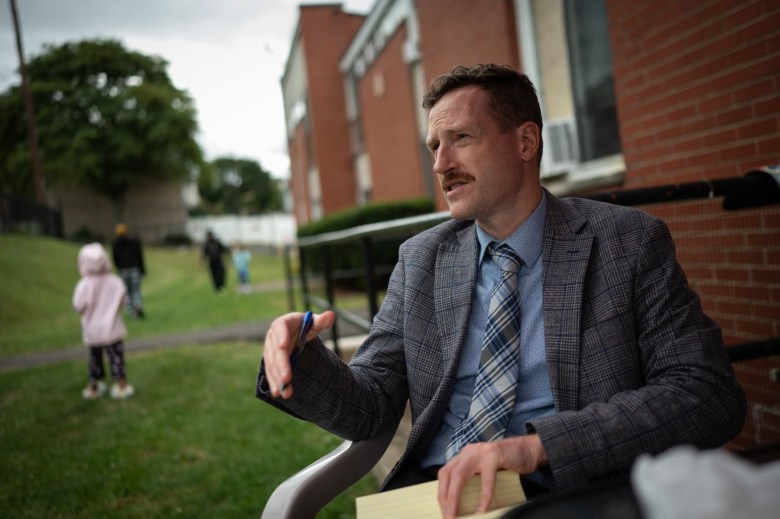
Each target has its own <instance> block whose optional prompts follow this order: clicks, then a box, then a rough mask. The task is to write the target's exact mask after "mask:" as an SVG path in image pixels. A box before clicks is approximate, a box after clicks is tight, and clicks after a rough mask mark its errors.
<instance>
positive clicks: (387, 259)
mask: <svg viewBox="0 0 780 519" xmlns="http://www.w3.org/2000/svg"><path fill="white" fill-rule="evenodd" d="M433 211H434V204H433V200H432V199H429V198H419V199H413V200H403V201H397V202H382V203H372V204H366V205H364V206H361V207H355V208H351V209H346V210H344V211H340V212H338V213H334V214H332V215H329V216H326V217H325V218H322V219H321V220H317V221H316V222H311V223H309V224H307V225H304V226H302V227H299V228H298V237H299V238H303V237H306V236H314V235H317V234H323V233H327V232H334V231H341V230H344V229H351V228H353V227H357V226H359V225H366V224H370V223H379V222H387V221H391V220H397V219H399V218H407V217H410V216H419V215H423V214H429V213H432V212H433ZM406 238H408V236H394V237H386V238H385V237H383V238H381V239H375V240H374V241H373V247H372V258H373V260H374V265H375V266H376V268H377V269H381V267H382V266H385V267H391V266H393V265H395V263H396V262H397V261H398V247H399V246H400V245H401V243H402V242H403V241H404V240H405V239H406ZM328 251H329V253H330V261H331V267H332V269H333V270H335V271H347V270H352V269H362V268H363V267H364V252H363V248H362V245H361V244H360V243H341V244H336V245H330V246H329V248H328ZM304 254H305V255H306V265H307V270H309V271H310V272H314V273H321V272H322V270H323V268H322V249H321V248H320V247H311V248H307V249H305V250H304ZM385 270H386V269H385ZM388 277H389V274H388V273H386V272H385V273H384V274H379V275H377V280H376V282H377V284H378V285H379V286H384V285H386V284H387V278H388ZM335 282H336V285H337V286H338V287H341V288H351V289H357V290H363V289H365V288H366V280H365V279H364V278H363V277H362V276H360V275H358V276H357V277H352V278H346V279H336V281H335Z"/></svg>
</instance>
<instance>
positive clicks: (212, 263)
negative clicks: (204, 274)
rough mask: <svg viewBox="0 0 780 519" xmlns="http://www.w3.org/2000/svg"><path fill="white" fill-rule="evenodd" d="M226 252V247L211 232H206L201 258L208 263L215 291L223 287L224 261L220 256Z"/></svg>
mask: <svg viewBox="0 0 780 519" xmlns="http://www.w3.org/2000/svg"><path fill="white" fill-rule="evenodd" d="M228 252H229V250H228V248H227V247H225V246H224V245H223V244H222V242H221V241H219V240H218V239H217V238H216V237H215V236H214V233H213V232H211V231H208V232H207V233H206V242H205V243H204V244H203V259H204V260H205V261H207V262H208V264H209V271H210V272H211V280H212V281H213V282H214V290H216V291H217V293H219V292H220V291H221V290H222V289H223V288H225V263H224V261H223V260H222V256H224V255H225V254H227V253H228Z"/></svg>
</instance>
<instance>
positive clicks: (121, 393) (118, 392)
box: [111, 384, 135, 400]
mask: <svg viewBox="0 0 780 519" xmlns="http://www.w3.org/2000/svg"><path fill="white" fill-rule="evenodd" d="M134 394H135V389H133V386H131V385H130V384H125V387H120V386H119V384H114V385H113V386H111V398H113V399H114V400H127V399H128V398H130V397H131V396H133V395H134Z"/></svg>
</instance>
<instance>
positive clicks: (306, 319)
mask: <svg viewBox="0 0 780 519" xmlns="http://www.w3.org/2000/svg"><path fill="white" fill-rule="evenodd" d="M312 324H314V316H313V315H312V313H311V311H309V312H306V313H305V314H303V320H302V321H301V333H299V334H298V342H296V343H295V349H294V350H293V352H292V355H290V365H291V366H292V367H293V368H294V367H295V364H296V363H297V362H298V355H300V353H301V352H302V351H303V347H304V346H306V334H307V333H309V330H311V325H312Z"/></svg>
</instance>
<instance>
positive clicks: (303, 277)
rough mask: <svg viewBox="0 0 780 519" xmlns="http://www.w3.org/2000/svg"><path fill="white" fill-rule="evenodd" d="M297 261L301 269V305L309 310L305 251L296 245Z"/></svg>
mask: <svg viewBox="0 0 780 519" xmlns="http://www.w3.org/2000/svg"><path fill="white" fill-rule="evenodd" d="M298 262H299V268H300V269H301V292H302V293H303V307H304V308H305V309H306V310H309V308H310V307H311V304H310V303H309V283H308V282H307V281H306V253H305V252H304V247H301V246H300V245H299V246H298Z"/></svg>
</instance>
